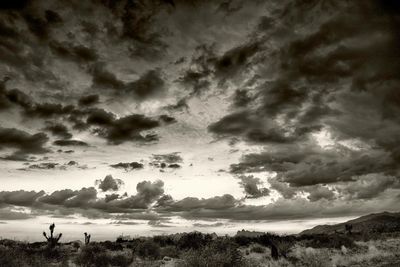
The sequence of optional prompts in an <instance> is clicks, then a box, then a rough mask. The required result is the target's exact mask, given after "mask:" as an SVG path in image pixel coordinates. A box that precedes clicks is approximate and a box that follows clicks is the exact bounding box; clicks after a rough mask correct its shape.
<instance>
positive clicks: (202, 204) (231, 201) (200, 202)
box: [157, 194, 238, 212]
mask: <svg viewBox="0 0 400 267" xmlns="http://www.w3.org/2000/svg"><path fill="white" fill-rule="evenodd" d="M236 204H238V201H237V200H236V199H235V198H234V197H233V196H232V195H228V194H226V195H223V196H216V197H212V198H206V199H204V198H203V199H199V198H195V197H187V198H184V199H182V200H178V201H174V200H173V199H172V198H164V199H160V200H159V201H158V203H157V206H158V207H160V208H161V209H165V210H168V211H173V212H180V211H191V210H199V209H205V210H224V209H229V208H232V207H235V206H236Z"/></svg>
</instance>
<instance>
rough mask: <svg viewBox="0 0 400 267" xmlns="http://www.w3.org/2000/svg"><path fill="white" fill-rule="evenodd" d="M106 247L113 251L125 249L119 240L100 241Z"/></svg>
mask: <svg viewBox="0 0 400 267" xmlns="http://www.w3.org/2000/svg"><path fill="white" fill-rule="evenodd" d="M100 244H101V245H102V246H103V247H104V248H105V249H108V250H111V251H121V250H123V249H124V247H123V246H122V245H121V244H120V243H118V242H111V241H104V242H102V243H100Z"/></svg>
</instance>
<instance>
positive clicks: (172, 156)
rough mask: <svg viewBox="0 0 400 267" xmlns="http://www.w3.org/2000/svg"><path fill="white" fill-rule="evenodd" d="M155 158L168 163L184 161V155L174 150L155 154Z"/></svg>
mask: <svg viewBox="0 0 400 267" xmlns="http://www.w3.org/2000/svg"><path fill="white" fill-rule="evenodd" d="M153 159H154V160H155V161H163V162H166V163H179V162H182V161H183V159H182V157H181V156H180V155H179V152H173V153H169V154H154V155H153Z"/></svg>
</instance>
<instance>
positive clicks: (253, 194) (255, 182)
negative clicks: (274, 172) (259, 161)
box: [239, 175, 270, 198]
mask: <svg viewBox="0 0 400 267" xmlns="http://www.w3.org/2000/svg"><path fill="white" fill-rule="evenodd" d="M239 179H240V183H239V184H240V185H241V186H242V187H243V189H244V191H245V193H246V197H248V198H259V197H263V196H268V195H269V193H270V191H269V189H268V188H263V187H260V186H261V185H262V184H263V183H262V182H261V180H260V178H257V177H254V176H251V175H249V176H245V175H242V176H239Z"/></svg>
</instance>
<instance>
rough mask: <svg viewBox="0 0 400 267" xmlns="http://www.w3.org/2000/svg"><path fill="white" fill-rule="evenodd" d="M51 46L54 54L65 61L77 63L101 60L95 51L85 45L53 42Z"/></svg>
mask: <svg viewBox="0 0 400 267" xmlns="http://www.w3.org/2000/svg"><path fill="white" fill-rule="evenodd" d="M49 46H50V48H51V50H52V52H53V53H54V54H56V55H58V56H59V57H61V58H64V59H69V60H73V61H77V62H94V61H96V60H97V59H98V58H99V56H98V55H97V52H96V50H95V49H93V48H88V47H85V46H83V45H74V44H71V43H59V42H57V41H52V42H50V44H49Z"/></svg>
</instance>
